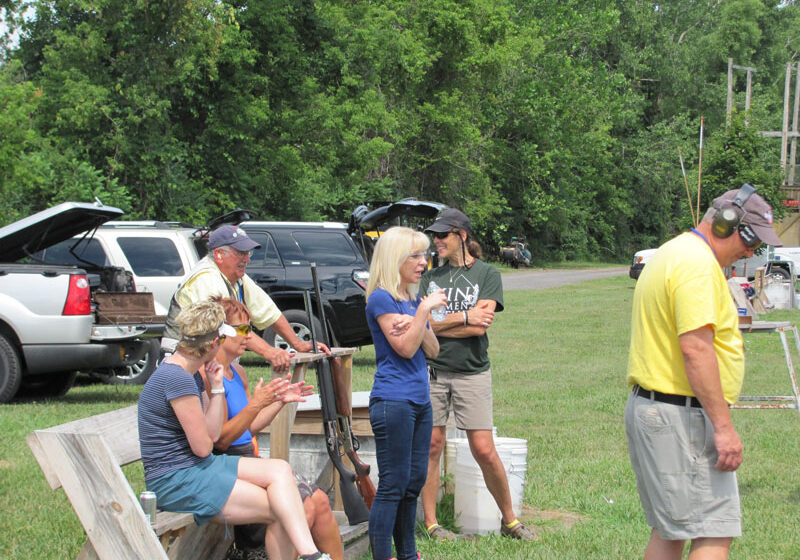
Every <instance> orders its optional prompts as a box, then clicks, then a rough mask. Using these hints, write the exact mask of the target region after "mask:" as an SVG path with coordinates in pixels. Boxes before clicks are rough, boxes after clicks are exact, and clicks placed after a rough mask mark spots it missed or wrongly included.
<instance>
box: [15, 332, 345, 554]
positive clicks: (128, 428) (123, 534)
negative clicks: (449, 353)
mask: <svg viewBox="0 0 800 560" xmlns="http://www.w3.org/2000/svg"><path fill="white" fill-rule="evenodd" d="M334 350H335V354H337V355H342V356H345V357H347V358H349V357H351V356H352V354H353V353H354V352H355V350H354V349H350V348H343V349H338V348H337V349H334ZM320 356H321V355H319V354H296V355H295V356H293V358H292V366H293V375H292V377H293V378H294V379H297V380H300V379H304V378H305V374H306V370H307V367H308V364H309V363H311V362H313V361H315V360H317V359H319V358H320ZM351 363H352V362H351V360H348V365H350V364H351ZM349 369H350V368H349V367H348V370H349ZM137 410H138V406H137V405H133V406H129V407H126V408H122V409H119V410H114V411H112V412H106V413H104V414H98V415H96V416H91V417H89V418H84V419H81V420H76V421H73V422H68V423H66V424H62V425H60V426H54V427H52V428H48V429H45V430H36V431H34V432H32V433H31V434H29V435H28V436H27V438H26V440H27V442H28V446H29V447H30V448H31V451H32V452H33V454H34V456H35V457H36V460H37V461H38V462H39V466H40V467H41V469H42V472H43V473H44V476H45V479H47V482H48V484H49V485H50V487H51V488H52V489H53V490H55V489H57V488H59V487H61V488H63V489H64V492H65V493H66V494H67V497H68V498H69V501H70V503H71V504H72V507H73V509H74V510H75V513H76V514H77V516H78V518H79V520H80V522H81V524H82V525H83V528H84V530H85V531H86V536H87V540H86V543H85V544H84V546H83V548H82V549H81V551H80V553H79V554H78V557H77V558H78V560H91V559H101V560H127V559H130V560H140V559H143V558H146V559H148V560H150V559H171V560H178V559H193V560H194V559H209V560H213V559H221V558H223V557H224V555H225V552H226V551H227V549H228V547H229V546H230V540H231V537H232V531H227V532H226V530H225V526H224V525H222V524H217V523H206V524H205V525H203V526H202V527H198V526H197V525H196V524H195V523H194V519H193V517H192V515H191V514H187V513H170V512H158V514H157V518H156V523H155V525H154V526H153V527H151V526H150V523H149V521H148V519H147V518H146V516H145V514H144V512H143V511H142V509H141V507H140V506H139V498H138V496H136V495H135V494H134V492H133V490H132V488H131V486H130V484H129V482H128V480H127V478H126V477H125V474H124V473H123V472H122V468H121V467H122V466H124V465H128V464H131V463H134V462H136V461H140V460H141V458H142V457H141V452H140V449H139V429H138V418H137ZM295 410H296V404H293V405H290V406H287V407H285V408H284V410H282V411H281V413H280V415H279V417H280V420H278V418H276V421H278V424H277V425H274V426H273V433H274V434H275V436H276V437H277V438H278V440H280V441H281V442H282V444H283V445H284V446H283V447H282V449H280V454H281V455H284V454H285V455H286V457H288V443H289V433H290V431H291V428H292V424H293V422H294V411H295ZM284 442H285V443H284ZM279 447H281V446H280V445H279ZM286 457H284V458H286ZM350 532H351V533H352V531H350ZM355 536H356V537H357V536H359V535H355ZM351 538H354V537H351Z"/></svg>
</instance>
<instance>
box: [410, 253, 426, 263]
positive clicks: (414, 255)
mask: <svg viewBox="0 0 800 560" xmlns="http://www.w3.org/2000/svg"><path fill="white" fill-rule="evenodd" d="M423 257H427V255H426V254H425V251H417V252H416V253H409V254H408V257H406V258H409V259H413V260H415V261H418V260H419V259H421V258H423Z"/></svg>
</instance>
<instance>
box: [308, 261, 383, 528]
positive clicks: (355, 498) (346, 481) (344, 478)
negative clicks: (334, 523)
mask: <svg viewBox="0 0 800 560" xmlns="http://www.w3.org/2000/svg"><path fill="white" fill-rule="evenodd" d="M313 267H314V265H313V264H312V273H314V272H315V269H314V268H313ZM303 296H304V302H305V304H306V313H307V314H308V322H309V325H310V326H311V343H312V348H313V349H314V350H315V351H316V348H317V342H316V334H315V333H314V322H313V320H312V317H311V305H310V301H309V299H310V298H309V295H308V292H304V294H303ZM316 370H317V386H318V390H319V400H320V405H321V409H322V425H323V427H324V430H325V447H326V450H327V452H328V457H329V458H330V460H331V463H332V464H333V466H334V468H335V469H336V470H337V472H338V473H339V490H340V491H341V494H342V505H343V506H344V513H345V515H346V516H347V521H348V523H350V525H357V524H358V523H363V522H364V521H367V520H368V519H369V509H367V506H366V504H365V502H364V500H363V499H362V498H361V496H360V495H359V492H358V490H357V488H356V473H355V472H353V471H352V470H350V469H348V468H347V467H346V466H345V465H344V463H342V457H341V453H340V449H339V437H338V431H337V426H336V402H335V398H334V392H333V376H332V374H331V368H330V362H329V360H326V359H323V360H319V361H317V362H316Z"/></svg>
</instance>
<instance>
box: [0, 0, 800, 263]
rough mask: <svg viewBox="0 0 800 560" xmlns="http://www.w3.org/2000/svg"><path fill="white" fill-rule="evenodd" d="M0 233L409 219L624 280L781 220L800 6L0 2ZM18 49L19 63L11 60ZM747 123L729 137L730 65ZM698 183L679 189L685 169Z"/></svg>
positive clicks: (430, 0)
mask: <svg viewBox="0 0 800 560" xmlns="http://www.w3.org/2000/svg"><path fill="white" fill-rule="evenodd" d="M0 14H2V15H3V19H4V22H5V23H6V26H7V32H6V34H5V36H4V38H3V40H2V44H1V45H0V47H2V60H1V61H0V131H1V132H2V134H0V193H2V195H3V201H4V204H3V205H0V224H5V223H8V222H10V221H13V220H16V219H19V218H21V217H24V216H26V215H27V214H29V213H31V212H33V211H37V210H41V209H43V208H45V207H47V206H50V205H51V204H53V203H56V202H61V201H63V200H84V201H90V200H93V199H94V197H98V198H100V199H101V200H102V201H103V202H104V203H105V204H108V205H114V206H118V207H120V208H122V209H124V210H126V212H127V213H128V214H127V216H128V217H129V218H136V219H163V220H182V221H188V222H193V223H202V222H204V221H205V220H206V219H208V218H210V217H212V216H214V215H217V214H220V213H222V212H224V211H227V210H231V209H233V208H235V207H244V208H249V209H252V210H255V211H256V212H257V213H259V215H260V216H261V217H262V218H264V219H279V220H318V219H326V220H336V221H346V220H347V218H348V216H349V213H350V212H351V211H352V210H353V209H354V208H355V207H356V206H358V205H359V204H363V203H378V202H380V201H390V200H396V199H398V198H402V197H406V196H414V197H417V198H420V199H427V200H434V201H438V202H443V203H446V204H448V205H451V206H455V207H458V208H461V209H462V210H464V211H465V212H466V213H468V214H469V215H470V216H471V217H472V218H473V222H474V226H475V229H476V231H477V232H478V233H479V235H478V237H479V239H480V241H482V242H483V243H484V245H485V246H486V247H487V248H488V249H490V250H492V249H496V248H497V247H498V246H500V245H502V244H503V243H505V242H507V241H508V239H509V238H510V237H511V236H521V235H524V236H525V237H526V238H527V240H528V242H529V245H530V249H531V251H532V253H533V255H534V258H535V259H583V258H598V259H617V258H621V257H627V256H629V255H630V254H631V253H632V252H633V251H634V250H637V249H640V248H644V247H652V246H656V245H657V244H658V243H660V242H662V241H664V240H665V239H666V238H667V237H669V236H670V235H672V234H674V233H675V232H677V231H679V230H681V229H684V228H686V227H688V226H689V225H690V223H691V219H690V218H689V215H690V213H689V206H688V205H689V203H688V200H687V195H686V185H687V184H688V185H689V188H690V189H691V191H692V197H694V196H696V193H695V191H696V188H697V183H698V174H699V171H700V169H699V158H698V155H699V154H698V152H699V145H700V143H699V129H700V118H701V117H703V118H704V123H705V125H704V129H705V137H704V142H705V143H704V148H703V160H702V182H701V184H702V193H701V197H702V201H701V206H702V207H706V206H707V205H708V204H709V202H710V200H711V199H712V198H713V197H714V196H716V195H718V194H719V193H721V192H722V191H724V190H727V189H729V188H733V187H736V186H738V185H740V184H741V183H743V182H750V183H752V184H754V185H755V186H756V187H757V188H758V189H759V191H760V192H762V193H763V194H765V195H766V197H767V198H768V199H769V200H770V201H771V202H772V203H773V206H775V207H776V209H781V208H782V205H781V203H780V198H781V192H780V189H779V187H780V185H781V183H782V178H783V175H782V171H781V169H780V162H779V153H780V146H779V142H778V141H777V140H776V139H774V138H763V137H761V136H760V135H759V134H758V131H759V130H779V129H780V128H781V121H782V108H783V83H784V75H785V66H786V64H787V62H794V63H796V62H797V60H798V52H799V51H800V32H799V31H798V30H800V6H798V5H797V4H796V3H795V2H793V1H786V0H783V1H780V0H725V1H722V0H702V1H697V0H674V1H669V2H653V1H643V0H606V1H594V0H563V1H559V2H553V1H552V0H426V1H425V2H418V1H415V0H392V1H386V0H372V1H369V2H368V1H363V0H361V1H359V0H356V1H334V0H260V1H259V2H248V1H246V0H232V1H222V0H161V1H159V0H47V1H45V0H0ZM12 33H14V34H15V37H16V39H14V40H11V34H12ZM729 58H732V59H733V60H734V62H735V64H738V65H743V66H749V67H754V68H756V69H757V72H756V73H754V74H753V84H752V88H753V95H752V99H753V104H752V107H751V109H750V111H749V112H748V113H747V114H745V113H744V89H745V83H744V82H745V80H744V78H743V77H742V76H737V81H736V87H735V92H734V106H735V111H734V114H733V118H732V121H731V124H730V126H727V127H726V126H725V122H726V115H725V100H726V88H727V85H726V84H727V82H726V80H727V67H728V59H729ZM679 148H680V150H681V153H682V156H683V159H684V162H685V169H686V174H687V176H686V179H685V180H684V177H683V174H682V171H681V165H680V163H679V158H678V149H679Z"/></svg>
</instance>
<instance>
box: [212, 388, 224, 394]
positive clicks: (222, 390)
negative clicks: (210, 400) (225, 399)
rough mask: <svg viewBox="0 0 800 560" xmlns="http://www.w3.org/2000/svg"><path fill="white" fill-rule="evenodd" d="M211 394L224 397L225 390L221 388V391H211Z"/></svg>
mask: <svg viewBox="0 0 800 560" xmlns="http://www.w3.org/2000/svg"><path fill="white" fill-rule="evenodd" d="M211 394H212V395H224V394H225V388H224V387H223V388H221V389H211Z"/></svg>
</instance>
